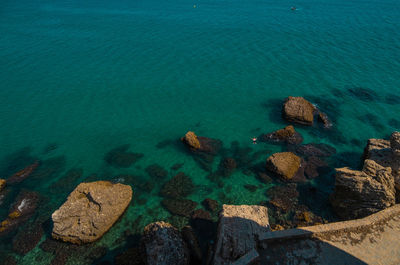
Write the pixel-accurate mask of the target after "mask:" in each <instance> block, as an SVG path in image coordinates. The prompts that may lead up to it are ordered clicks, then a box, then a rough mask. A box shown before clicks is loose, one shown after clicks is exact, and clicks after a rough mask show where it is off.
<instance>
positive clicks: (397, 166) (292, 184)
mask: <svg viewBox="0 0 400 265" xmlns="http://www.w3.org/2000/svg"><path fill="white" fill-rule="evenodd" d="M322 107H323V106H322ZM282 117H283V118H284V119H285V120H286V121H288V122H290V123H293V124H298V125H299V126H315V124H316V123H319V124H321V125H322V126H323V128H324V130H330V129H332V127H333V126H334V125H333V124H332V122H331V120H330V119H329V118H328V116H327V115H326V114H325V113H324V112H322V111H321V110H320V109H319V108H317V107H315V106H314V105H313V104H311V103H310V102H309V101H307V100H306V99H304V98H302V97H288V98H287V99H285V101H284V103H283V105H282ZM303 140H304V138H303V136H302V135H301V134H300V133H299V132H298V131H296V128H295V127H294V126H293V125H288V126H286V127H284V128H281V129H278V130H276V131H273V132H271V133H265V134H261V135H260V136H259V137H258V138H257V139H256V140H253V141H254V142H256V141H257V142H260V144H262V143H263V142H268V143H273V144H276V145H279V146H281V147H282V152H276V153H274V154H272V155H270V156H268V157H265V162H264V163H263V164H262V165H261V164H252V160H254V158H255V157H256V155H259V156H263V155H264V154H263V153H260V154H252V156H250V155H249V153H250V152H249V151H248V150H246V149H245V148H242V149H241V147H239V146H238V145H235V144H232V145H231V149H229V152H228V151H227V149H225V148H224V147H223V144H222V141H220V140H218V139H212V138H208V137H204V136H197V135H196V133H195V132H193V131H188V132H187V133H186V134H185V135H184V136H183V137H182V138H181V139H180V141H181V145H182V144H183V146H184V150H185V151H186V152H187V153H188V154H189V155H190V156H192V157H193V159H194V161H195V162H196V163H197V164H198V165H199V167H201V168H202V169H204V171H205V172H207V174H208V179H209V180H210V181H212V182H215V183H216V184H217V185H218V186H219V187H224V180H226V179H228V178H229V177H230V176H231V175H232V174H233V173H234V172H237V171H241V172H243V175H252V174H253V175H255V176H257V178H258V179H259V180H260V181H261V182H262V183H271V182H272V181H276V182H277V183H279V185H275V186H273V187H271V188H269V189H268V190H267V192H266V195H267V197H268V199H269V200H267V201H266V202H263V203H261V204H260V205H231V204H229V203H221V202H220V201H217V200H213V199H210V198H205V199H204V200H203V202H202V206H203V207H201V205H199V203H198V202H195V201H193V200H191V199H189V198H188V197H190V195H191V194H193V192H194V191H195V189H196V185H195V184H194V183H193V181H192V179H191V177H190V176H188V175H187V174H185V173H184V172H180V171H179V169H180V167H181V165H179V164H176V165H174V169H173V170H177V171H178V172H176V173H175V174H174V176H172V177H171V178H170V179H169V180H166V178H167V176H168V172H167V171H166V170H165V169H163V168H162V167H161V166H159V165H157V164H152V165H150V166H148V167H147V168H146V172H147V173H148V175H149V176H150V177H151V178H152V180H154V181H160V182H161V183H163V184H162V185H161V188H160V191H159V195H160V196H161V197H162V200H161V203H160V204H161V206H162V207H163V208H164V209H166V210H167V211H168V212H169V213H170V214H171V216H173V217H175V218H176V219H179V220H181V223H182V224H183V225H182V227H178V226H176V225H175V224H171V223H168V222H165V220H160V221H157V222H153V223H150V224H147V225H146V226H145V227H144V229H143V233H142V235H141V236H140V239H138V238H135V242H134V244H133V245H134V246H133V247H131V248H128V249H127V250H126V251H124V252H121V253H119V254H118V255H115V258H114V262H115V263H116V264H149V265H151V264H166V265H167V264H182V265H186V264H206V265H208V264H250V263H254V262H257V259H258V254H257V251H256V249H257V248H258V244H259V242H258V241H259V238H261V237H262V236H263V235H264V234H265V233H268V232H271V231H277V230H285V229H290V228H296V227H305V226H311V225H321V224H324V223H328V220H326V219H325V218H324V217H322V216H319V215H317V214H316V213H315V212H313V210H312V209H310V207H308V206H307V205H306V203H304V201H303V200H300V199H299V193H300V192H304V191H303V189H306V192H307V193H308V194H315V193H317V190H315V188H313V187H312V186H307V185H308V184H309V183H310V182H311V181H312V180H313V179H316V178H318V177H320V176H323V175H326V174H330V173H327V172H331V170H332V169H331V168H330V167H329V163H328V160H329V159H331V157H332V156H334V155H335V153H336V150H335V148H333V147H331V146H329V145H327V144H322V143H320V144H315V143H308V144H303ZM232 153H235V154H236V155H235V156H231V155H228V154H232ZM217 156H218V157H221V159H220V163H219V164H218V167H217V169H216V170H213V163H214V161H215V160H216V157H217ZM142 157H143V154H139V153H134V152H131V151H129V145H124V146H120V147H117V148H114V149H112V150H111V151H110V152H109V153H107V154H106V156H105V158H104V160H105V162H106V163H108V164H109V165H110V166H112V167H115V168H127V167H129V166H131V165H133V164H134V163H135V162H136V161H137V160H139V159H141V158H142ZM42 164H46V162H43V161H39V160H35V161H33V162H32V163H31V164H30V165H28V166H26V167H25V168H23V169H21V170H19V171H17V172H16V173H15V174H13V175H11V176H10V177H8V178H7V179H0V196H2V197H1V198H3V197H5V196H7V192H9V191H10V187H12V186H13V185H16V184H18V183H21V182H22V181H25V180H26V179H28V180H29V178H33V179H34V178H35V176H36V175H35V174H39V173H38V171H40V170H41V166H42ZM50 169H51V168H50ZM335 172H336V173H335V183H334V190H333V193H332V194H331V195H330V205H331V207H332V208H333V210H334V211H335V213H336V215H337V216H338V217H339V218H340V219H341V220H350V219H358V218H363V217H366V216H369V215H371V214H374V213H377V212H378V211H381V210H384V209H387V208H389V207H391V206H393V205H395V203H396V202H399V201H400V133H399V132H393V133H392V135H391V137H390V139H389V140H384V139H370V140H369V141H368V143H367V145H366V147H365V149H364V155H363V167H362V169H361V170H354V169H350V168H347V167H344V168H336V169H335ZM40 173H41V174H43V176H45V177H46V176H51V174H52V171H51V170H47V171H44V172H40ZM80 174H81V173H80V172H79V171H71V172H69V174H67V176H66V177H65V178H62V179H61V180H62V183H63V184H58V186H57V185H52V186H51V187H52V189H54V191H55V192H57V189H61V188H62V187H64V186H70V188H71V189H72V188H74V189H73V190H72V192H71V193H70V194H69V196H68V198H67V200H66V201H65V202H64V203H63V204H62V205H61V206H60V207H59V208H58V209H57V210H55V211H54V209H52V210H49V209H46V211H47V213H49V211H54V212H53V213H52V214H51V226H52V231H51V237H52V239H50V238H49V237H47V239H46V240H45V241H44V242H42V243H41V244H40V248H41V249H42V250H44V251H46V252H49V253H52V254H53V255H54V256H55V258H54V259H53V262H52V264H65V263H66V262H67V260H68V254H69V252H70V251H75V252H77V253H81V252H79V251H86V248H87V247H88V246H90V243H92V242H95V241H97V240H99V239H100V238H101V237H103V235H105V234H106V233H107V231H108V230H109V229H110V228H111V227H112V226H113V225H114V224H115V223H116V222H118V220H120V219H121V218H124V213H125V211H126V210H127V208H128V207H135V206H130V205H131V204H132V202H134V203H135V204H136V203H138V204H140V198H143V197H145V196H146V194H148V193H149V192H150V191H151V190H152V189H153V186H154V183H152V182H151V181H149V182H137V183H134V184H133V185H132V186H133V188H134V190H132V187H131V185H127V184H121V183H113V182H110V181H91V182H82V183H80V184H79V185H77V186H76V185H74V186H73V185H72V184H71V183H74V181H76V180H78V179H79V177H80ZM36 177H37V176H36ZM129 177H130V176H128V175H126V176H125V175H123V176H120V179H124V178H129ZM94 178H95V177H94ZM93 180H96V179H93ZM60 185H61V186H60ZM261 185H262V184H261ZM245 188H246V189H248V190H249V191H255V190H257V189H258V188H259V187H258V186H255V185H250V184H249V185H246V186H245ZM232 192H233V193H234V191H232ZM221 196H222V198H224V197H223V196H226V195H224V194H222V195H221ZM44 199H45V198H42V197H41V196H40V195H39V194H38V193H36V192H33V191H21V193H20V194H19V195H18V197H17V199H16V201H15V202H14V203H13V204H12V205H11V207H10V210H9V214H8V217H7V218H6V219H5V220H3V221H2V222H1V223H0V236H7V235H10V234H12V233H15V231H16V230H17V229H18V227H20V226H23V225H24V224H25V223H29V225H30V226H29V229H28V231H29V233H28V234H29V235H30V237H31V238H32V239H33V240H31V242H32V243H31V244H26V243H23V242H24V238H23V236H21V235H18V234H17V235H16V236H15V237H14V241H15V242H16V243H15V245H16V246H24V248H25V250H20V252H18V251H16V252H18V253H24V254H26V253H28V252H29V251H30V250H32V249H33V248H34V247H35V246H36V245H37V244H39V241H40V239H41V238H42V236H43V234H44V233H45V232H44V227H45V226H48V223H49V220H41V219H39V218H37V219H35V220H36V221H35V222H33V223H32V224H31V223H30V222H28V220H30V219H32V216H35V211H36V210H37V208H38V207H39V205H40V203H41V201H43V200H44ZM199 207H200V208H199ZM48 217H50V214H49V215H48ZM35 218H36V217H35ZM27 240H28V239H27ZM128 240H129V239H128ZM61 241H63V242H68V243H72V244H75V245H70V244H67V245H66V244H65V243H62V242H61ZM76 245H80V246H76ZM16 248H18V247H16ZM89 249H91V248H90V247H89ZM91 251H92V252H90V253H91V255H89V256H87V258H88V259H92V260H96V259H98V260H101V257H103V256H105V255H106V253H107V250H104V249H101V248H95V249H91ZM86 254H87V253H86ZM86 254H85V255H86ZM82 255H84V254H82ZM85 257H86V256H85ZM93 257H94V259H93ZM10 262H11V263H10V264H12V259H11V258H10ZM107 262H108V261H104V262H103V263H102V264H107Z"/></svg>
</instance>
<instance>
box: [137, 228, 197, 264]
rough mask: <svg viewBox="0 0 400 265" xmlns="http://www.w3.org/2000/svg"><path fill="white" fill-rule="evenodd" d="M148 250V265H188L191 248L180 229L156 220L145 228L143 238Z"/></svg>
mask: <svg viewBox="0 0 400 265" xmlns="http://www.w3.org/2000/svg"><path fill="white" fill-rule="evenodd" d="M141 242H142V244H143V245H144V248H145V250H146V264H148V265H170V264H174V265H188V264H189V250H188V248H187V245H186V243H185V242H184V240H183V239H182V237H181V235H180V233H179V231H178V230H177V229H176V228H175V227H173V226H172V225H170V224H169V223H165V222H156V223H151V224H149V225H147V226H146V227H145V228H144V232H143V237H142V240H141Z"/></svg>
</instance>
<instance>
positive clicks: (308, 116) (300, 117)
mask: <svg viewBox="0 0 400 265" xmlns="http://www.w3.org/2000/svg"><path fill="white" fill-rule="evenodd" d="M315 112H316V108H315V107H314V105H313V104H311V103H310V102H309V101H307V100H306V99H304V98H303V97H288V98H286V100H285V103H284V105H283V117H284V118H285V119H286V120H288V121H290V122H295V123H299V124H303V125H312V124H313V122H314V113H315Z"/></svg>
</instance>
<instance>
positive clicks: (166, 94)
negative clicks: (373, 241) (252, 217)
mask: <svg viewBox="0 0 400 265" xmlns="http://www.w3.org/2000/svg"><path fill="white" fill-rule="evenodd" d="M193 5H196V8H193ZM293 5H296V7H297V8H298V10H297V11H295V12H292V11H290V7H291V6H293ZM399 25H400V3H399V2H398V1H394V0H383V1H358V0H352V1H342V0H335V1H334V0H328V1H311V0H304V1H295V2H292V1H250V2H248V1H246V2H243V1H237V0H223V1H178V0H174V1H172V2H171V1H168V2H165V1H157V0H151V1H116V2H115V1H114V2H112V3H111V2H108V1H103V2H99V1H85V3H81V1H57V2H54V1H23V2H21V1H19V2H18V3H17V2H13V1H6V2H5V3H3V4H2V6H1V7H0V99H1V102H2V104H0V124H1V130H0V146H1V149H0V158H2V159H1V160H0V169H1V172H2V177H7V176H9V175H11V174H13V173H15V171H17V170H19V169H21V166H22V167H23V166H24V165H25V164H26V163H27V162H26V161H28V160H29V159H26V158H24V157H22V158H21V159H17V160H15V159H12V158H11V157H10V155H11V154H13V153H15V152H18V151H19V150H21V149H22V148H25V147H29V148H30V151H29V152H28V151H27V150H26V149H25V150H24V151H23V152H22V153H23V154H25V156H26V155H27V154H28V153H29V155H30V156H33V157H37V158H39V159H40V160H43V161H45V160H46V159H51V158H54V157H56V158H57V157H59V158H60V157H61V158H60V159H58V160H56V162H57V161H58V162H57V163H55V162H50V163H48V164H50V165H56V166H54V167H55V168H57V170H55V172H54V173H52V174H49V175H47V177H46V178H45V179H43V178H36V179H32V180H29V179H28V180H26V181H24V182H23V183H22V184H21V185H19V186H16V187H14V190H13V192H14V193H15V194H16V193H17V192H18V191H19V189H22V188H29V189H34V190H37V191H39V192H40V193H41V194H42V195H43V196H45V197H46V203H47V204H46V205H47V206H46V207H47V208H46V209H47V211H48V212H50V213H51V212H52V211H54V210H55V209H57V207H58V206H59V205H60V204H61V203H62V202H63V201H64V200H65V198H66V196H67V194H68V193H69V192H70V190H68V189H67V188H65V190H63V193H58V194H57V193H54V192H51V189H50V188H49V187H50V186H51V185H52V184H53V183H55V182H56V181H57V180H58V179H60V178H61V177H62V176H64V174H65V172H66V171H68V170H69V169H71V168H80V169H82V170H83V174H82V176H81V177H79V178H78V179H76V180H75V182H76V183H75V184H77V183H79V182H80V181H84V180H87V179H90V180H93V179H116V178H117V175H119V174H131V175H135V176H140V177H141V178H142V179H143V180H146V179H148V176H147V174H146V172H145V168H146V167H147V166H148V165H150V164H154V163H157V164H159V165H161V166H163V167H164V168H165V169H167V170H169V177H171V176H173V175H174V172H173V171H172V170H170V167H171V166H172V165H174V164H175V163H184V165H183V167H182V168H181V169H180V171H183V172H185V173H186V174H187V175H189V176H190V177H191V178H192V180H193V182H194V183H195V184H197V185H198V188H197V190H196V192H195V193H194V194H192V195H191V196H189V198H190V199H193V200H195V201H198V202H200V201H202V200H203V199H204V198H206V197H211V198H214V199H218V200H219V201H221V200H220V199H219V198H220V197H219V195H218V194H219V193H220V192H221V191H223V192H224V193H225V194H226V196H228V197H229V199H230V201H232V202H233V203H248V204H250V203H260V202H263V201H266V200H267V197H266V196H265V190H266V188H267V185H263V187H262V188H260V189H259V190H257V192H255V193H251V192H249V191H248V190H246V189H244V188H243V185H244V184H254V185H260V182H259V181H258V180H257V179H256V178H255V177H254V176H245V175H243V174H242V173H241V172H237V173H235V174H234V175H233V176H231V177H230V178H229V179H226V181H225V186H224V189H221V188H219V187H218V186H217V185H216V184H215V183H212V182H210V181H209V180H208V179H207V177H206V176H207V175H208V173H207V172H205V171H204V170H202V169H201V168H199V166H198V164H196V163H195V162H194V161H193V158H192V157H190V156H189V155H188V154H187V153H186V152H184V150H183V149H182V148H181V147H179V145H176V144H170V145H167V146H166V147H165V148H157V144H158V143H160V142H162V141H175V140H176V139H179V137H181V136H183V135H184V133H185V132H186V131H187V130H194V131H195V132H196V133H197V134H198V135H203V136H207V137H212V138H217V139H221V140H222V141H223V143H224V146H225V147H229V146H230V143H231V142H232V141H238V142H239V144H240V146H242V147H250V148H252V149H253V150H254V152H255V151H261V150H266V151H265V155H264V156H263V157H261V158H260V161H263V160H265V159H266V158H267V157H268V156H269V155H270V154H272V153H273V152H276V151H279V150H281V149H280V147H278V146H271V145H264V144H259V145H252V143H251V141H250V138H251V137H253V136H258V135H259V134H261V133H267V132H271V131H273V130H276V129H279V128H281V127H283V126H284V125H286V123H285V122H284V121H283V120H282V119H281V114H280V107H281V101H282V100H283V99H284V98H285V97H287V96H289V95H293V96H305V97H306V98H307V99H309V100H311V101H312V102H313V103H315V104H317V105H318V106H319V107H320V108H321V109H322V110H323V111H326V112H327V113H328V114H329V116H330V117H331V119H332V120H333V121H334V128H335V129H334V130H333V131H331V132H327V131H324V130H322V129H320V128H316V127H314V128H302V127H300V128H298V131H300V132H301V133H302V134H303V136H304V138H305V141H304V143H310V142H317V143H319V142H322V143H327V144H330V145H332V146H334V147H335V148H336V149H337V155H336V156H335V158H334V161H332V163H331V164H332V165H334V166H346V165H351V166H357V165H358V160H359V157H360V156H361V154H362V149H363V147H364V145H365V141H366V139H368V138H373V137H376V138H381V137H387V136H388V135H389V134H390V133H391V132H392V131H393V130H396V129H399V128H400V117H399V116H398V113H399V111H400V98H399V96H398V93H399V91H400V78H399V72H400V59H399V54H400V34H399V31H398V27H399ZM359 87H361V88H367V89H370V90H372V91H373V92H374V93H376V96H373V97H372V98H369V97H365V96H363V95H362V94H361V93H359V91H360V90H357V89H355V88H359ZM349 89H353V91H356V92H355V93H351V91H349ZM127 143H128V144H130V145H131V147H130V150H132V151H134V152H139V153H143V154H144V157H143V158H142V159H141V160H139V161H138V162H137V163H136V164H135V165H134V166H132V167H131V168H128V169H117V168H113V167H110V166H109V165H108V164H107V163H105V161H104V156H105V154H106V153H107V152H108V151H110V150H111V149H113V148H115V147H117V146H119V145H122V144H127ZM49 144H55V145H56V147H57V148H56V149H55V150H52V151H49V152H48V153H46V154H44V153H43V150H44V149H45V148H46V147H47V146H48V145H49ZM17 157H21V156H17ZM218 159H219V158H218ZM218 159H217V161H215V165H214V168H216V167H217V164H218ZM15 161H16V162H15ZM24 163H25V164H24ZM92 174H97V177H93V176H92ZM141 178H138V179H141ZM331 178H332V176H323V177H322V180H321V181H315V183H316V184H315V185H317V186H318V185H320V187H319V188H320V189H321V190H324V192H325V193H326V194H327V193H329V191H330V188H331V187H329V185H328V184H329V183H331ZM324 179H325V180H324ZM154 182H156V181H154ZM323 183H327V185H328V186H327V185H323ZM75 184H74V185H75ZM229 186H231V187H232V190H233V191H234V192H229V188H228V187H229ZM134 189H135V187H134ZM141 196H142V197H143V198H145V199H146V203H145V204H143V205H138V204H135V203H134V204H133V205H132V206H130V208H129V209H128V212H127V214H126V215H125V216H124V218H123V219H122V220H121V221H120V222H119V223H118V224H117V225H116V226H115V227H114V228H113V229H111V230H110V232H109V233H108V234H106V236H105V237H104V238H103V239H102V240H101V241H100V242H99V243H98V244H99V245H104V246H107V247H108V248H110V249H116V248H119V247H121V246H123V245H124V243H123V242H122V243H116V242H115V240H116V239H117V238H119V237H120V236H121V234H122V232H123V231H124V230H126V227H132V226H137V227H140V228H137V230H139V231H140V229H141V227H142V226H143V225H145V224H147V223H148V222H151V221H153V220H158V219H168V218H169V216H170V214H169V213H168V212H167V211H166V210H164V209H163V208H162V207H161V205H160V204H159V202H160V200H161V199H162V198H161V197H159V196H158V188H157V186H156V188H155V189H154V190H153V191H152V192H151V194H150V195H149V194H142V195H141ZM11 201H12V198H10V199H9V200H8V201H5V202H4V203H3V205H2V206H1V208H2V209H1V211H0V215H1V218H2V219H3V218H5V216H6V215H7V213H8V207H9V204H10V203H11ZM149 209H152V211H151V212H150V213H149ZM44 212H46V211H43V215H45V214H44ZM139 216H143V217H142V219H141V220H140V222H139V221H138V222H136V223H134V222H135V220H137V218H138V217H139ZM138 223H139V224H138ZM132 229H133V230H134V229H135V227H133V228H132ZM42 240H44V238H43V239H42ZM1 248H2V249H4V250H5V251H8V250H9V248H10V246H9V244H7V243H6V242H5V241H4V240H3V242H2V246H1ZM33 256H43V259H42V260H41V261H40V262H41V263H43V264H46V262H47V263H48V262H49V259H51V257H49V255H48V254H47V253H44V252H43V251H41V250H40V249H39V248H36V249H35V250H34V251H32V252H30V253H29V254H28V255H27V256H25V257H24V258H20V257H17V259H21V262H22V263H26V264H29V263H30V262H31V261H32V257H33ZM37 262H39V261H37Z"/></svg>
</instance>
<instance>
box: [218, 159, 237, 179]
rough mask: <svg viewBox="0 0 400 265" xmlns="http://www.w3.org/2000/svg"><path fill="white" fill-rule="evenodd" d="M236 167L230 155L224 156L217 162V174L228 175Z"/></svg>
mask: <svg viewBox="0 0 400 265" xmlns="http://www.w3.org/2000/svg"><path fill="white" fill-rule="evenodd" d="M236 167H237V164H236V161H235V159H233V158H231V157H226V158H224V159H222V160H221V163H220V164H219V169H218V174H220V175H222V176H223V177H229V176H230V175H232V173H233V172H234V171H235V169H236Z"/></svg>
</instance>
